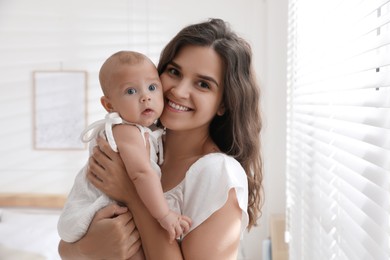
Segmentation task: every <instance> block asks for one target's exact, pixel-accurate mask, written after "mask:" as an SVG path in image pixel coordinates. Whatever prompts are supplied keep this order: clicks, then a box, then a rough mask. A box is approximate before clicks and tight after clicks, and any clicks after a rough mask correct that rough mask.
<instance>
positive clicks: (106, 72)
mask: <svg viewBox="0 0 390 260" xmlns="http://www.w3.org/2000/svg"><path fill="white" fill-rule="evenodd" d="M142 61H149V62H151V61H150V59H149V58H148V57H147V56H146V55H144V54H142V53H139V52H136V51H118V52H116V53H114V54H112V55H111V56H110V57H109V58H108V59H107V60H106V61H105V62H104V63H103V65H102V67H101V68H100V71H99V81H100V86H101V87H102V90H103V93H104V95H106V96H107V94H108V93H107V92H108V88H109V85H110V79H111V75H112V73H113V72H115V70H116V69H117V68H118V67H119V66H122V65H135V64H139V63H140V62H142Z"/></svg>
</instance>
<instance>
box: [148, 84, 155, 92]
mask: <svg viewBox="0 0 390 260" xmlns="http://www.w3.org/2000/svg"><path fill="white" fill-rule="evenodd" d="M156 89H157V86H156V85H154V84H152V85H149V91H155V90H156Z"/></svg>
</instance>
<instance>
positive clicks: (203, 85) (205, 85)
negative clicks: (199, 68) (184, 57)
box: [198, 81, 210, 88]
mask: <svg viewBox="0 0 390 260" xmlns="http://www.w3.org/2000/svg"><path fill="white" fill-rule="evenodd" d="M198 85H199V86H200V87H201V88H210V86H209V84H207V83H206V82H204V81H200V82H199V83H198Z"/></svg>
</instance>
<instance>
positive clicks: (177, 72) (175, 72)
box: [168, 68, 179, 76]
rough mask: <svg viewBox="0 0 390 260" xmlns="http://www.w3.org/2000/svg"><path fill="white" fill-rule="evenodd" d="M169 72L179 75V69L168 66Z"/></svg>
mask: <svg viewBox="0 0 390 260" xmlns="http://www.w3.org/2000/svg"><path fill="white" fill-rule="evenodd" d="M168 73H169V74H171V75H175V76H177V75H179V71H178V70H177V69H175V68H168Z"/></svg>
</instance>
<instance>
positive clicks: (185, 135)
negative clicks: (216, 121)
mask: <svg viewBox="0 0 390 260" xmlns="http://www.w3.org/2000/svg"><path fill="white" fill-rule="evenodd" d="M210 142H211V143H212V141H211V138H210V137H209V134H208V133H207V132H199V131H197V132H196V131H183V132H182V131H172V130H167V131H166V135H165V142H164V150H165V156H164V157H168V158H169V157H173V158H175V160H178V159H186V158H192V157H195V156H202V155H204V154H206V153H207V152H205V151H204V150H205V149H204V148H205V147H206V146H208V145H209V143H210Z"/></svg>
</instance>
